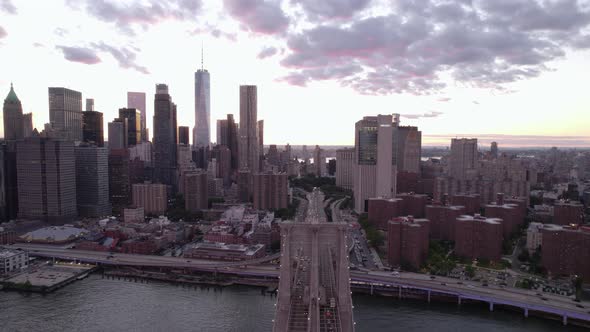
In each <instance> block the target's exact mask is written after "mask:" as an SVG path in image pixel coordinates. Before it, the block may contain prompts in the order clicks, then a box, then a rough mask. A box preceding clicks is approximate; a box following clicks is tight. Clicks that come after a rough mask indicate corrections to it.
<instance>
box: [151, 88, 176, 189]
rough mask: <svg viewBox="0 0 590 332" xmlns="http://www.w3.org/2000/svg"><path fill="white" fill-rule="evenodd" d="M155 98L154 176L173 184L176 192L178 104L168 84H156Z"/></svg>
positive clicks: (167, 183) (163, 181) (157, 180)
mask: <svg viewBox="0 0 590 332" xmlns="http://www.w3.org/2000/svg"><path fill="white" fill-rule="evenodd" d="M154 99H155V100H154V138H153V151H154V173H155V174H154V176H155V180H156V182H159V183H163V184H166V185H169V186H172V188H173V192H175V191H176V190H177V175H176V165H177V155H176V142H177V129H176V127H177V125H176V104H174V103H173V102H172V98H171V97H170V94H168V86H167V85H166V84H157V85H156V94H155V96H154Z"/></svg>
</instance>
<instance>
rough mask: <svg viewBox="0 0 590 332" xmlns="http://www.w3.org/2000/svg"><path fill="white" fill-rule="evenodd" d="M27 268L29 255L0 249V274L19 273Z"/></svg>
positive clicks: (21, 251)
mask: <svg viewBox="0 0 590 332" xmlns="http://www.w3.org/2000/svg"><path fill="white" fill-rule="evenodd" d="M28 266H29V254H28V253H27V252H26V251H24V250H10V249H2V248H0V274H8V273H10V272H14V271H20V270H22V269H25V268H27V267H28Z"/></svg>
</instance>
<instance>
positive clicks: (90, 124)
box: [82, 99, 111, 147]
mask: <svg viewBox="0 0 590 332" xmlns="http://www.w3.org/2000/svg"><path fill="white" fill-rule="evenodd" d="M86 101H88V99H87V100H86ZM109 134H110V132H109ZM82 138H83V139H84V142H87V143H90V144H96V146H99V147H102V146H104V127H103V118H102V113H101V112H96V111H94V106H93V107H92V108H91V110H88V108H86V111H85V112H84V113H82ZM110 138H111V137H110V136H109V141H110Z"/></svg>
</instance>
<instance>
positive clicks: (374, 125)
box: [353, 115, 397, 213]
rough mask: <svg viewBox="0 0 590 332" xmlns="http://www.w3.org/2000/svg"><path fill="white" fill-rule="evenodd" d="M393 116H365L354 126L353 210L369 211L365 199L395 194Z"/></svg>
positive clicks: (395, 171)
mask: <svg viewBox="0 0 590 332" xmlns="http://www.w3.org/2000/svg"><path fill="white" fill-rule="evenodd" d="M394 126H395V124H394V123H393V117H392V116H391V115H378V116H367V117H364V118H363V119H362V120H360V121H358V122H357V123H356V124H355V160H354V163H355V165H354V176H353V182H354V184H353V187H354V209H355V210H356V211H357V212H359V213H361V212H366V211H367V209H368V199H369V198H373V197H383V198H391V197H394V196H395V194H396V173H397V170H396V166H395V165H393V127H394Z"/></svg>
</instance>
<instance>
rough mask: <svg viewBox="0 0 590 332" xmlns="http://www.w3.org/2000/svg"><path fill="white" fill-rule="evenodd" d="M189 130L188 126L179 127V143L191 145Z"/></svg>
mask: <svg viewBox="0 0 590 332" xmlns="http://www.w3.org/2000/svg"><path fill="white" fill-rule="evenodd" d="M188 132H189V130H188V127H186V126H179V127H178V144H184V145H189V138H188V137H189V134H188Z"/></svg>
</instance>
